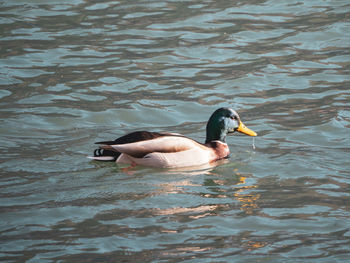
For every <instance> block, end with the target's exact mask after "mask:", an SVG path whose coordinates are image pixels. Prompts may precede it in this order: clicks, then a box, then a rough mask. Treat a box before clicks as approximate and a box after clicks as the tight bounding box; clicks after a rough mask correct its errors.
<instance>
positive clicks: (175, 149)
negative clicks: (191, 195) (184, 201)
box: [89, 108, 257, 168]
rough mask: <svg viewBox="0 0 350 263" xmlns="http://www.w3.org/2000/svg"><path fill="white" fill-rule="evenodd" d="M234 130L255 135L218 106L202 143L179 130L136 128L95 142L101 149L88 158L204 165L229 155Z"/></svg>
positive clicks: (170, 165)
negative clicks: (229, 144) (229, 140)
mask: <svg viewBox="0 0 350 263" xmlns="http://www.w3.org/2000/svg"><path fill="white" fill-rule="evenodd" d="M236 131H237V132H241V133H244V134H247V135H249V136H257V133H256V132H254V131H252V130H250V129H248V128H247V127H246V126H245V125H244V124H243V123H242V121H241V120H240V118H239V115H238V113H237V112H236V111H234V110H232V109H230V108H220V109H217V110H216V111H215V112H214V113H213V114H212V115H211V117H210V118H209V121H208V123H207V126H206V139H205V143H204V144H202V143H199V142H197V141H195V140H193V139H190V138H188V137H186V136H184V135H181V134H178V133H166V132H148V131H136V132H132V133H129V134H127V135H124V136H122V137H120V138H118V139H116V140H114V141H103V142H97V143H96V144H99V145H100V148H99V149H96V150H95V151H94V156H93V157H89V158H91V159H94V160H99V161H115V162H117V163H125V164H131V165H145V166H152V167H162V168H178V167H188V166H198V165H204V164H208V163H212V162H215V161H217V160H220V159H223V158H227V157H228V155H229V153H230V150H229V148H228V146H227V144H226V135H227V134H230V133H234V132H236Z"/></svg>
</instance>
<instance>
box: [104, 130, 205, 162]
mask: <svg viewBox="0 0 350 263" xmlns="http://www.w3.org/2000/svg"><path fill="white" fill-rule="evenodd" d="M100 147H101V148H102V149H105V150H109V151H117V152H119V153H125V154H128V155H130V156H133V157H136V158H142V157H143V156H145V155H147V154H149V153H153V152H159V153H175V152H182V151H186V150H190V149H193V148H195V147H201V146H200V144H199V143H197V142H196V141H194V140H192V139H190V138H187V137H185V136H180V135H176V134H167V135H164V134H163V135H162V136H159V137H157V138H154V139H150V140H143V141H138V142H132V143H125V144H108V145H107V144H105V145H101V146H100Z"/></svg>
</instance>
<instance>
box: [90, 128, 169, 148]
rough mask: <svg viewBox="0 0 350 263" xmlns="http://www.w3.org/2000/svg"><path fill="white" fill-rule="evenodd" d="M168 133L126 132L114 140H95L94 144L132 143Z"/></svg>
mask: <svg viewBox="0 0 350 263" xmlns="http://www.w3.org/2000/svg"><path fill="white" fill-rule="evenodd" d="M167 134H168V133H161V132H149V131H136V132H132V133H129V134H126V135H124V136H121V137H119V138H117V139H115V140H114V141H102V142H96V143H95V144H105V145H112V144H125V143H133V142H139V141H144V140H152V139H155V138H158V137H162V136H164V135H167Z"/></svg>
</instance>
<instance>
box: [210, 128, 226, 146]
mask: <svg viewBox="0 0 350 263" xmlns="http://www.w3.org/2000/svg"><path fill="white" fill-rule="evenodd" d="M209 128H210V127H207V136H206V139H205V143H209V142H212V141H220V142H223V143H226V132H224V131H223V130H220V129H209Z"/></svg>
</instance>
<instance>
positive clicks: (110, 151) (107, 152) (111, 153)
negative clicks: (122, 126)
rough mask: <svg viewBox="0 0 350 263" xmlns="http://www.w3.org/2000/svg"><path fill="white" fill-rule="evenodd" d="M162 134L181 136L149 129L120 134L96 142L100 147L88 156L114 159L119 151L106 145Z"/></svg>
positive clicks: (106, 159) (99, 159)
mask: <svg viewBox="0 0 350 263" xmlns="http://www.w3.org/2000/svg"><path fill="white" fill-rule="evenodd" d="M163 136H179V137H183V136H182V135H180V134H176V133H164V132H149V131H136V132H132V133H129V134H126V135H124V136H121V137H119V138H117V139H115V140H114V141H102V142H96V144H101V147H100V148H98V149H96V150H95V151H94V156H91V157H88V158H90V159H93V160H97V161H116V160H117V159H118V158H119V156H120V154H121V152H119V151H118V150H116V149H115V148H112V147H108V145H122V144H130V143H136V142H141V141H148V140H153V139H156V138H160V137H163Z"/></svg>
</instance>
